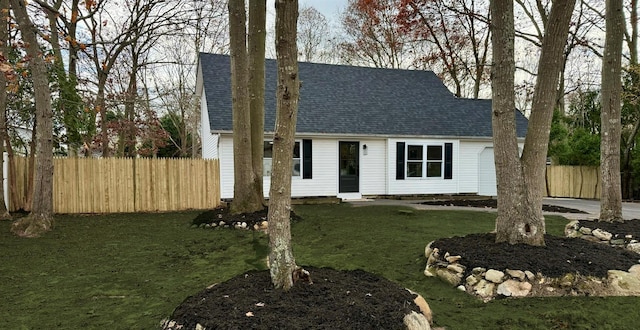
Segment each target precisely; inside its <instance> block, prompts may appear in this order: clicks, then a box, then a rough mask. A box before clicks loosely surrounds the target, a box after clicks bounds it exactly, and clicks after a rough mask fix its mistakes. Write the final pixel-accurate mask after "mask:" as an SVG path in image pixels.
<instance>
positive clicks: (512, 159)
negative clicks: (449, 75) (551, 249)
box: [491, 0, 575, 245]
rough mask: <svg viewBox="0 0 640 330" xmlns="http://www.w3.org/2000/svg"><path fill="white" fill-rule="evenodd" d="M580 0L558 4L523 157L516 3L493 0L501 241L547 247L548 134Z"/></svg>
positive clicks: (546, 38)
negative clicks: (516, 60)
mask: <svg viewBox="0 0 640 330" xmlns="http://www.w3.org/2000/svg"><path fill="white" fill-rule="evenodd" d="M574 5H575V0H569V1H557V2H554V3H553V5H552V7H551V12H550V14H549V19H548V20H549V22H551V23H552V24H549V25H548V29H547V31H545V35H544V38H543V47H542V51H541V55H540V60H539V64H538V79H537V82H536V87H535V91H534V97H533V104H532V114H531V118H530V120H529V129H528V132H527V136H526V140H525V148H524V151H523V155H522V159H520V158H519V156H518V144H517V138H516V126H515V120H514V111H515V94H514V77H513V76H514V73H515V63H514V16H513V2H512V1H506V0H494V1H491V17H492V24H491V33H492V45H493V61H494V64H493V69H492V75H493V78H492V81H493V83H492V98H493V141H494V147H495V148H494V157H495V163H496V174H497V175H496V177H497V184H498V217H497V218H496V240H497V241H498V242H509V243H510V244H517V243H525V244H529V245H544V234H545V223H544V217H543V215H542V197H543V191H544V190H543V188H544V170H545V162H546V154H547V149H548V145H549V130H550V126H551V118H552V115H553V107H554V105H555V99H556V98H555V95H556V91H557V87H558V78H559V76H560V71H561V69H562V59H563V50H564V45H565V42H566V40H567V35H568V31H569V20H570V18H571V13H572V11H573V7H574Z"/></svg>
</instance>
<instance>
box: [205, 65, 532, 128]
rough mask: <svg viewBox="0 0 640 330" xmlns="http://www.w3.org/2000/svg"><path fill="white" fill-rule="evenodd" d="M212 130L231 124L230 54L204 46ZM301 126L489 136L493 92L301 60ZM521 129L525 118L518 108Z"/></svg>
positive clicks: (270, 104)
mask: <svg viewBox="0 0 640 330" xmlns="http://www.w3.org/2000/svg"><path fill="white" fill-rule="evenodd" d="M200 66H201V70H202V71H201V73H202V77H201V78H202V81H201V83H202V87H203V88H204V91H205V95H206V101H207V106H208V111H209V122H210V126H211V131H212V132H231V131H232V110H231V68H230V57H229V56H227V55H216V54H208V53H201V54H200ZM265 69H266V86H265V88H266V93H265V130H266V131H273V127H274V125H275V113H276V83H277V79H276V77H277V66H276V61H275V60H271V59H268V60H266V68H265ZM298 71H299V75H300V80H301V82H302V85H301V88H300V101H299V104H298V122H297V128H296V132H297V133H298V134H305V133H307V134H336V135H387V136H433V137H491V136H492V130H491V100H476V99H461V98H457V97H455V96H454V95H453V94H452V93H451V92H450V91H449V90H448V89H447V87H446V86H445V85H444V84H443V83H442V81H441V80H440V79H439V78H438V77H437V76H436V75H435V74H434V73H433V72H432V71H417V70H397V69H379V68H369V67H355V66H344V65H331V64H318V63H305V62H300V63H299V64H298ZM516 123H517V131H518V136H520V137H524V135H525V133H526V128H527V119H526V118H525V117H524V116H523V115H522V114H520V112H518V111H516Z"/></svg>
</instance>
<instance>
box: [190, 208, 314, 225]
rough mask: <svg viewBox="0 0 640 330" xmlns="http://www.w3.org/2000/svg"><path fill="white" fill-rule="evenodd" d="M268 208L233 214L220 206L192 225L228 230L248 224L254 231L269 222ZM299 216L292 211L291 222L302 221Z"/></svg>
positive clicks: (195, 220) (199, 217) (200, 215)
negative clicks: (266, 221) (213, 225)
mask: <svg viewBox="0 0 640 330" xmlns="http://www.w3.org/2000/svg"><path fill="white" fill-rule="evenodd" d="M268 212H269V209H268V208H266V207H265V208H264V209H263V210H260V211H258V212H254V213H242V214H231V212H230V210H229V208H228V207H226V206H220V207H217V208H215V209H213V210H208V211H204V212H202V213H200V214H199V215H198V216H197V217H196V218H195V219H193V221H192V225H194V226H199V227H203V226H206V225H211V224H215V225H216V227H221V228H228V227H232V228H233V227H234V226H235V225H236V224H242V223H243V222H244V223H246V224H247V228H249V229H252V228H253V226H254V225H255V224H260V223H261V222H262V221H265V220H267V214H268ZM301 219H302V218H300V217H299V216H298V215H297V214H295V213H294V212H293V211H291V222H296V221H300V220H301Z"/></svg>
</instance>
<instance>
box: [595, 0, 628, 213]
mask: <svg viewBox="0 0 640 330" xmlns="http://www.w3.org/2000/svg"><path fill="white" fill-rule="evenodd" d="M605 25H606V37H605V43H604V54H603V58H602V84H601V86H602V99H601V102H602V111H601V113H600V121H601V125H602V134H601V135H602V137H601V141H600V178H601V179H600V180H601V187H602V190H601V193H600V219H599V220H600V221H607V222H614V221H620V222H622V221H623V219H622V193H621V188H620V184H621V182H620V131H621V124H620V110H621V103H622V100H621V94H622V81H621V76H620V75H621V59H622V36H623V29H624V14H623V12H622V0H607V2H606V13H605Z"/></svg>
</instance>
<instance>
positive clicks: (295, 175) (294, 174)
mask: <svg viewBox="0 0 640 330" xmlns="http://www.w3.org/2000/svg"><path fill="white" fill-rule="evenodd" d="M267 144H269V145H270V146H271V150H272V151H273V140H264V142H263V146H264V147H263V148H264V150H265V151H266V148H267ZM296 147H297V148H298V153H297V154H298V157H295V156H296V152H295V150H296ZM292 153H293V158H292V162H293V164H292V167H291V170H292V173H291V177H292V178H293V179H295V178H302V167H303V166H304V165H303V161H302V159H303V156H302V140H294V144H293V150H292ZM265 155H266V153H265ZM265 155H263V156H262V177H263V178H271V168H272V166H273V158H272V157H266V156H265ZM267 159H268V160H269V169H268V172H267V166H266V164H265V161H266V160H267ZM296 160H297V162H296ZM296 164H298V165H299V166H298V170H297V171H296V168H295V165H296Z"/></svg>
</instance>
